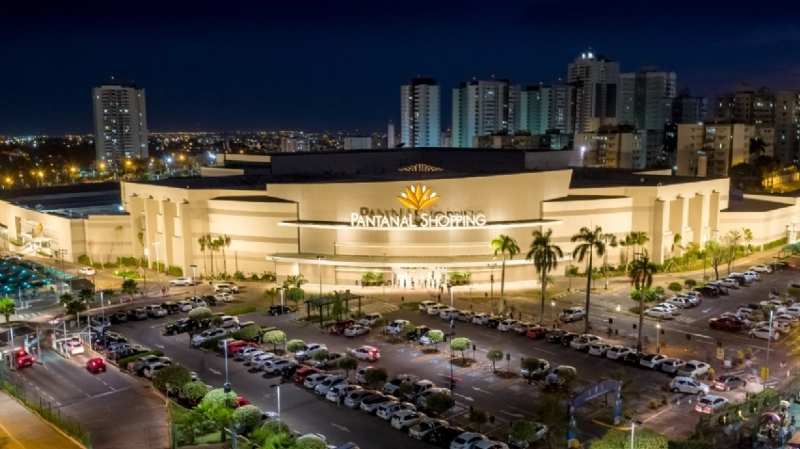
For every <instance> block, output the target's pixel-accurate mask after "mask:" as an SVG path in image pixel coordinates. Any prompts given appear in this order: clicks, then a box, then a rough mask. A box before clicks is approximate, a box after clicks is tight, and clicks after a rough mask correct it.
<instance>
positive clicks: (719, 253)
mask: <svg viewBox="0 0 800 449" xmlns="http://www.w3.org/2000/svg"><path fill="white" fill-rule="evenodd" d="M704 249H705V253H706V254H707V255H708V258H709V259H710V260H711V267H712V268H713V269H714V278H715V279H717V280H719V265H720V264H721V263H722V261H723V260H724V259H725V249H724V248H723V247H722V246H721V245H720V244H719V242H717V241H715V240H709V241H707V242H706V244H705V247H704Z"/></svg>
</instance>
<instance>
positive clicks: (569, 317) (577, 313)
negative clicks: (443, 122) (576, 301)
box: [558, 307, 586, 323]
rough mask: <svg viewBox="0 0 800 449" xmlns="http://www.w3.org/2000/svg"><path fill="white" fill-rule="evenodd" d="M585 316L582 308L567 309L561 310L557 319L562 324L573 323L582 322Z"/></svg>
mask: <svg viewBox="0 0 800 449" xmlns="http://www.w3.org/2000/svg"><path fill="white" fill-rule="evenodd" d="M585 316H586V311H585V310H583V307H567V308H566V309H564V310H562V311H561V313H560V314H559V315H558V319H559V320H561V321H562V322H564V323H571V322H573V321H578V320H582V319H583V318H584V317H585Z"/></svg>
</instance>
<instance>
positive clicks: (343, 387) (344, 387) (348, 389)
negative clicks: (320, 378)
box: [325, 382, 363, 404]
mask: <svg viewBox="0 0 800 449" xmlns="http://www.w3.org/2000/svg"><path fill="white" fill-rule="evenodd" d="M357 390H363V388H362V387H360V386H358V385H349V384H348V383H347V382H342V383H339V384H336V385H334V386H332V387H331V388H330V389H329V390H328V393H326V394H325V399H327V400H328V401H330V402H335V403H337V404H338V403H339V402H340V401H341V400H342V398H344V397H345V396H346V395H348V394H350V393H352V392H354V391H357Z"/></svg>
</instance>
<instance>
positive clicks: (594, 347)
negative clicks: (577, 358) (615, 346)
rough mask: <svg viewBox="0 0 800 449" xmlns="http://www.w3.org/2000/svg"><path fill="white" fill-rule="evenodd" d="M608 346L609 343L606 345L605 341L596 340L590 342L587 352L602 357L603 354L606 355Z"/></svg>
mask: <svg viewBox="0 0 800 449" xmlns="http://www.w3.org/2000/svg"><path fill="white" fill-rule="evenodd" d="M610 347H611V346H609V345H607V344H605V343H602V342H596V343H592V344H590V345H589V351H588V352H589V355H596V356H598V357H603V356H605V355H606V351H608V348H610Z"/></svg>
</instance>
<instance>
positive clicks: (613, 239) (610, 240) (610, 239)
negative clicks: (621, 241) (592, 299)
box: [601, 234, 618, 290]
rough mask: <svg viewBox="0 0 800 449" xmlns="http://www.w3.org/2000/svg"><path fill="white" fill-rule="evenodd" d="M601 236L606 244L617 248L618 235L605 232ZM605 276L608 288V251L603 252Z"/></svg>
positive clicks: (606, 287)
mask: <svg viewBox="0 0 800 449" xmlns="http://www.w3.org/2000/svg"><path fill="white" fill-rule="evenodd" d="M601 238H602V239H603V243H605V244H606V246H610V247H612V248H616V247H617V245H618V243H617V236H616V235H614V234H603V235H602V237H601ZM603 277H604V278H605V289H606V290H608V253H605V254H603Z"/></svg>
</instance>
